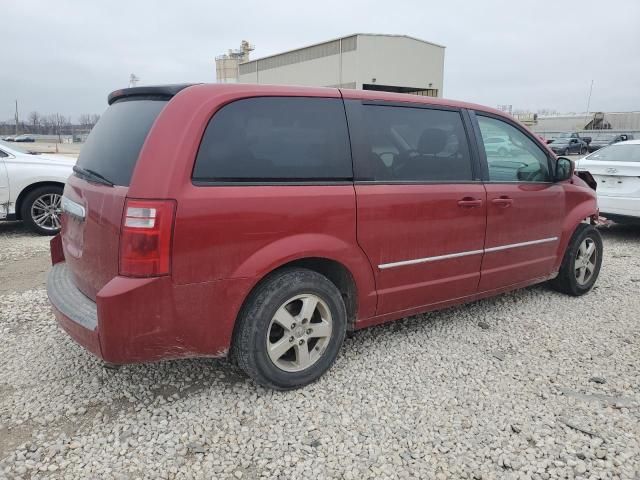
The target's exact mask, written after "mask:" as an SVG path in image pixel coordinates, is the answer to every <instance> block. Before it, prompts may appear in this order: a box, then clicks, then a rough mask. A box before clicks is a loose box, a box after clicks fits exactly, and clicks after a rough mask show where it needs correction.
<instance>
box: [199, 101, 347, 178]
mask: <svg viewBox="0 0 640 480" xmlns="http://www.w3.org/2000/svg"><path fill="white" fill-rule="evenodd" d="M352 176H353V172H352V165H351V151H350V146H349V135H348V131H347V123H346V117H345V112H344V107H343V104H342V101H341V100H340V99H335V98H303V97H260V98H249V99H243V100H237V101H235V102H233V103H230V104H228V105H226V106H224V107H222V109H220V110H219V111H218V112H217V113H216V114H215V115H214V116H213V118H212V119H211V120H210V122H209V124H208V126H207V128H206V130H205V133H204V136H203V138H202V143H201V144H200V149H199V150H198V154H197V157H196V162H195V167H194V170H193V180H194V181H196V182H197V181H203V182H263V181H266V182H273V181H285V182H286V181H323V180H324V181H328V180H349V179H351V178H352Z"/></svg>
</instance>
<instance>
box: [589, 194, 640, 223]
mask: <svg viewBox="0 0 640 480" xmlns="http://www.w3.org/2000/svg"><path fill="white" fill-rule="evenodd" d="M598 208H599V209H600V214H601V215H602V216H603V217H607V214H609V216H611V215H618V216H625V217H636V218H640V197H613V196H607V195H602V194H601V193H599V194H598Z"/></svg>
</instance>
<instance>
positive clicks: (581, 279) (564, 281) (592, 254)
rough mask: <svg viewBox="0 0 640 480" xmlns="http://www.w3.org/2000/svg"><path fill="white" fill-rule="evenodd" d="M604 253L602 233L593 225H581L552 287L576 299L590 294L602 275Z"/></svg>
mask: <svg viewBox="0 0 640 480" xmlns="http://www.w3.org/2000/svg"><path fill="white" fill-rule="evenodd" d="M591 249H593V250H591ZM602 252H603V247H602V237H601V236H600V232H599V231H598V230H597V229H596V228H595V227H594V226H593V225H587V224H586V223H581V224H580V225H579V226H578V228H576V231H575V232H574V233H573V236H572V237H571V240H570V241H569V245H568V246H567V250H566V252H565V254H564V258H563V259H562V265H561V266H560V272H559V273H558V276H557V277H556V278H554V279H553V280H551V282H550V285H551V287H552V288H554V289H555V290H557V291H559V292H562V293H566V294H567V295H572V296H574V297H579V296H580V295H584V294H585V293H587V292H589V290H591V289H592V288H593V285H594V284H595V283H596V280H597V279H598V275H599V274H600V267H601V266H602Z"/></svg>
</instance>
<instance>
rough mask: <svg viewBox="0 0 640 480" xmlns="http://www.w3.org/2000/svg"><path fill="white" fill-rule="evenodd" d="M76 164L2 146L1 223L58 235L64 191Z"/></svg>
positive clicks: (58, 158) (9, 146) (67, 160)
mask: <svg viewBox="0 0 640 480" xmlns="http://www.w3.org/2000/svg"><path fill="white" fill-rule="evenodd" d="M74 163H75V160H72V159H68V158H65V157H62V156H52V155H40V154H35V153H33V152H28V151H26V150H23V149H22V148H20V147H19V146H18V145H8V144H7V143H4V142H0V220H23V221H24V222H25V223H26V224H27V225H28V226H29V228H31V230H33V231H34V232H36V233H39V234H41V235H55V234H56V233H58V232H59V231H60V214H61V211H62V210H61V201H62V189H63V188H64V183H65V181H66V180H67V178H68V177H69V175H71V173H72V167H73V164H74Z"/></svg>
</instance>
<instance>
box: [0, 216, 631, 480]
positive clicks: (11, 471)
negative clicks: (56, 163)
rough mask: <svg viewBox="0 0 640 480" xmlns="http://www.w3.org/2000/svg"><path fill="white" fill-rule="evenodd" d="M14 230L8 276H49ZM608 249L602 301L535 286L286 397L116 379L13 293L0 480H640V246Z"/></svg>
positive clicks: (39, 304) (435, 324) (610, 240)
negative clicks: (13, 270) (22, 268)
mask: <svg viewBox="0 0 640 480" xmlns="http://www.w3.org/2000/svg"><path fill="white" fill-rule="evenodd" d="M5 225H9V226H2V225H0V261H1V263H2V264H3V265H5V266H6V265H7V264H8V265H11V264H15V265H18V264H21V265H31V263H29V262H28V260H30V261H31V262H32V263H33V262H35V260H34V259H36V258H39V259H40V261H41V262H42V263H37V262H36V265H42V264H44V263H45V262H46V261H47V259H46V253H45V251H46V248H47V243H48V239H44V238H41V237H33V236H30V235H28V234H26V233H24V231H23V230H22V229H21V227H19V226H17V224H14V225H11V224H5ZM603 234H604V236H605V249H606V254H605V259H604V264H603V270H602V273H601V277H600V279H599V281H598V283H597V287H596V289H595V290H594V291H593V292H591V293H590V294H588V295H587V296H585V297H582V298H579V299H576V298H570V297H567V296H563V295H560V294H557V293H555V292H552V291H551V290H549V289H548V288H546V287H544V286H537V287H533V288H529V289H525V290H521V291H518V292H514V293H511V294H508V295H503V296H500V297H497V298H494V299H490V300H485V301H480V302H476V303H473V304H471V305H466V306H462V307H458V308H453V309H448V310H446V311H442V312H438V313H433V314H428V315H420V316H415V317H411V318H409V319H406V320H403V321H400V322H396V323H393V324H390V325H386V326H381V327H377V328H372V329H368V330H365V331H361V332H357V333H356V334H355V335H354V336H352V337H351V338H349V339H347V340H346V342H345V345H344V347H343V349H342V354H341V356H340V358H339V359H338V361H337V363H336V364H335V366H334V367H333V369H332V370H331V371H330V372H329V373H328V374H327V375H325V376H324V377H323V378H322V379H321V380H320V381H319V382H317V383H316V384H314V385H311V386H309V387H307V388H305V389H302V390H297V391H293V392H286V393H282V392H272V391H268V390H265V389H262V388H259V387H256V386H255V385H254V384H253V383H251V382H250V381H249V380H247V379H246V378H245V377H243V376H242V375H240V373H239V372H238V371H237V370H236V369H234V368H232V367H230V366H229V365H228V364H227V363H226V362H223V361H211V360H185V361H175V362H165V363H160V364H153V365H136V366H128V367H123V368H121V369H119V370H110V369H106V368H105V367H103V366H102V365H101V363H100V362H98V361H97V360H96V359H94V358H93V357H92V356H91V355H90V354H88V353H87V352H85V351H84V350H83V349H82V348H80V347H79V346H77V345H75V344H74V343H73V342H72V341H71V340H70V339H69V338H68V337H67V336H66V335H65V334H63V333H62V332H61V331H60V330H59V329H58V327H57V326H56V324H55V322H54V318H53V315H52V314H51V313H50V311H49V307H48V304H47V299H46V293H45V291H44V289H43V287H42V286H41V285H39V286H38V285H36V287H35V288H34V287H33V286H29V285H26V286H25V285H23V286H20V285H22V284H18V285H17V286H15V288H8V289H5V290H4V291H3V292H0V358H1V359H2V368H1V369H0V477H3V476H4V477H7V478H14V477H16V478H21V477H24V478H100V479H107V478H132V479H134V478H207V479H208V478H232V479H233V478H282V479H290V478H296V479H297V478H345V479H364V478H376V479H378V478H436V479H441V478H469V479H470V478H476V479H480V478H482V479H492V478H495V479H498V478H500V479H502V478H507V479H509V478H514V479H515V478H540V479H547V478H625V479H638V478H640V323H639V318H640V229H628V228H627V229H625V228H621V227H613V228H612V229H610V230H606V231H604V232H603ZM25 261H26V263H25ZM28 268H35V267H28ZM34 274H37V272H34ZM2 283H4V284H9V285H13V283H12V279H11V278H8V277H7V278H5V276H4V275H3V277H2Z"/></svg>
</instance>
